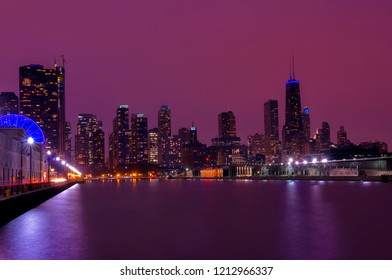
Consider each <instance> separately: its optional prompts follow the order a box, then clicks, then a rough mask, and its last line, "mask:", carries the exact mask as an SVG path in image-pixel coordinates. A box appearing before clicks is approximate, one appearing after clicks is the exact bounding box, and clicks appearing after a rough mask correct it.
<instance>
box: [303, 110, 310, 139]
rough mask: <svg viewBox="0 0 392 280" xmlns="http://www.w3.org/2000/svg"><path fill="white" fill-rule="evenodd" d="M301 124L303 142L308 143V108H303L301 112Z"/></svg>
mask: <svg viewBox="0 0 392 280" xmlns="http://www.w3.org/2000/svg"><path fill="white" fill-rule="evenodd" d="M302 123H303V127H304V136H305V141H306V142H309V139H310V111H309V108H308V107H304V110H303V111H302Z"/></svg>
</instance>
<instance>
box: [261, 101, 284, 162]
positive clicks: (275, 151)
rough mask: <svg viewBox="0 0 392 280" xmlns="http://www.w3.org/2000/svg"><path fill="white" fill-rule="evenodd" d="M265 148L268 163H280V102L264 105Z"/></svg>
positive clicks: (268, 102)
mask: <svg viewBox="0 0 392 280" xmlns="http://www.w3.org/2000/svg"><path fill="white" fill-rule="evenodd" d="M264 132H265V134H264V141H263V142H264V147H265V155H266V161H267V163H278V162H279V159H280V151H279V111H278V100H271V99H270V100H267V101H266V102H265V103H264Z"/></svg>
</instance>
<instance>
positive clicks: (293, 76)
mask: <svg viewBox="0 0 392 280" xmlns="http://www.w3.org/2000/svg"><path fill="white" fill-rule="evenodd" d="M292 59H293V79H294V80H295V68H294V54H293V58H292Z"/></svg>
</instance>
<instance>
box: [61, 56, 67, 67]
mask: <svg viewBox="0 0 392 280" xmlns="http://www.w3.org/2000/svg"><path fill="white" fill-rule="evenodd" d="M61 60H62V62H63V67H64V65H65V63H67V61H66V60H65V56H64V55H63V54H62V55H61Z"/></svg>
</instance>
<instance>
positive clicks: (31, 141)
mask: <svg viewBox="0 0 392 280" xmlns="http://www.w3.org/2000/svg"><path fill="white" fill-rule="evenodd" d="M27 143H29V144H30V145H31V144H33V143H34V139H33V137H29V138H27Z"/></svg>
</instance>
